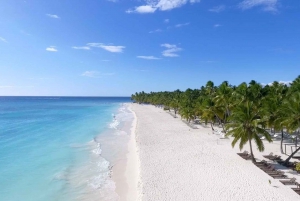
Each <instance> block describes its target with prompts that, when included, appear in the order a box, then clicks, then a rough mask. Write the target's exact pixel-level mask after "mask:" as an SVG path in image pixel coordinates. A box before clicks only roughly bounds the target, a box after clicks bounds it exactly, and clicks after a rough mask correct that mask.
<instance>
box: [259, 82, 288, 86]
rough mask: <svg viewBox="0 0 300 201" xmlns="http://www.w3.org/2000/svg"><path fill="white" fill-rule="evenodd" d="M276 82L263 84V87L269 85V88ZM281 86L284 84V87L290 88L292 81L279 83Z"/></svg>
mask: <svg viewBox="0 0 300 201" xmlns="http://www.w3.org/2000/svg"><path fill="white" fill-rule="evenodd" d="M273 83H274V82H270V83H268V84H266V83H261V85H262V86H266V85H269V86H272V85H273ZM278 83H279V84H282V85H287V86H290V85H291V83H292V81H279V82H278Z"/></svg>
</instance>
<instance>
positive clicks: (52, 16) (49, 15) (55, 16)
mask: <svg viewBox="0 0 300 201" xmlns="http://www.w3.org/2000/svg"><path fill="white" fill-rule="evenodd" d="M46 15H47V16H48V17H51V18H54V19H59V18H60V17H58V16H57V15H53V14H46Z"/></svg>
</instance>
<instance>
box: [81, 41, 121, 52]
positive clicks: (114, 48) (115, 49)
mask: <svg viewBox="0 0 300 201" xmlns="http://www.w3.org/2000/svg"><path fill="white" fill-rule="evenodd" d="M87 45H88V46H90V47H99V48H102V49H104V50H106V51H109V52H114V53H121V52H123V49H124V48H125V46H115V45H104V44H103V43H88V44H87Z"/></svg>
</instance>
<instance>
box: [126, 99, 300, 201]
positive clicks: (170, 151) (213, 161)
mask: <svg viewBox="0 0 300 201" xmlns="http://www.w3.org/2000/svg"><path fill="white" fill-rule="evenodd" d="M131 108H132V110H133V111H134V112H135V114H136V117H137V123H136V130H135V135H132V137H134V138H135V139H136V145H135V143H134V142H132V141H131V143H129V152H128V154H127V166H126V167H127V169H126V171H125V177H126V180H127V182H126V183H128V191H127V197H126V198H127V200H132V201H134V200H142V201H152V200H153V201H160V200H163V201H169V200H170V201H176V200H180V201H183V200H188V201H193V200H197V201H198V200H209V201H212V200H241V201H242V200H243V201H244V200H270V201H274V200H280V201H283V200H287V201H291V200H300V196H299V195H298V194H296V193H295V192H294V191H292V190H291V187H293V186H284V185H283V184H281V183H280V182H279V181H278V179H273V178H272V177H270V176H268V175H267V174H266V173H265V172H263V171H262V170H260V169H259V168H257V167H256V166H254V165H253V164H252V163H251V161H249V160H248V161H247V160H244V159H242V158H241V157H240V156H238V155H237V154H236V153H238V152H240V150H239V149H238V147H236V148H232V147H231V141H232V140H231V139H220V136H219V135H215V134H212V130H211V129H210V128H209V126H207V127H205V126H198V129H192V128H190V127H188V126H187V125H186V124H185V123H183V122H182V121H181V119H180V118H173V117H172V116H171V115H170V114H168V113H167V112H165V111H163V110H162V109H160V108H156V107H154V106H151V105H138V104H132V105H131ZM219 130H221V129H220V128H219ZM244 148H245V149H244V150H247V151H249V146H248V145H245V147H244ZM254 149H255V150H256V147H255V145H254ZM242 151H243V150H242ZM270 152H274V153H275V154H279V153H280V151H279V142H274V143H272V144H269V143H267V142H266V143H265V152H264V153H259V152H257V151H255V152H254V154H255V156H256V157H257V158H261V159H263V157H262V155H266V154H268V153H270ZM282 156H283V158H286V156H284V155H282ZM137 157H138V158H137ZM137 168H138V169H137ZM286 172H288V173H287V175H289V177H294V176H295V175H294V173H293V172H289V170H286ZM295 177H297V181H298V182H300V178H299V176H295ZM270 182H271V184H270ZM134 191H135V193H134Z"/></svg>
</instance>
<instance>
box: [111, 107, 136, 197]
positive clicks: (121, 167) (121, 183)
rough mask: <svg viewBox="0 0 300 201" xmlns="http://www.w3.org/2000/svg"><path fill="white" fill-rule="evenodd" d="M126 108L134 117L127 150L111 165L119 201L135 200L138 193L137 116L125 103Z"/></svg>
mask: <svg viewBox="0 0 300 201" xmlns="http://www.w3.org/2000/svg"><path fill="white" fill-rule="evenodd" d="M127 108H128V110H129V111H130V112H132V114H133V117H134V118H133V120H132V123H131V127H130V137H129V140H128V142H127V150H126V153H125V154H124V155H123V156H122V157H121V159H120V160H119V161H118V163H116V164H115V165H114V166H113V167H112V179H113V181H114V182H115V185H116V189H115V191H116V193H117V194H118V195H119V200H120V201H134V200H137V195H138V189H137V187H138V176H139V168H138V154H137V147H136V126H137V117H136V114H135V112H134V111H133V110H132V108H131V105H130V104H128V105H127Z"/></svg>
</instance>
